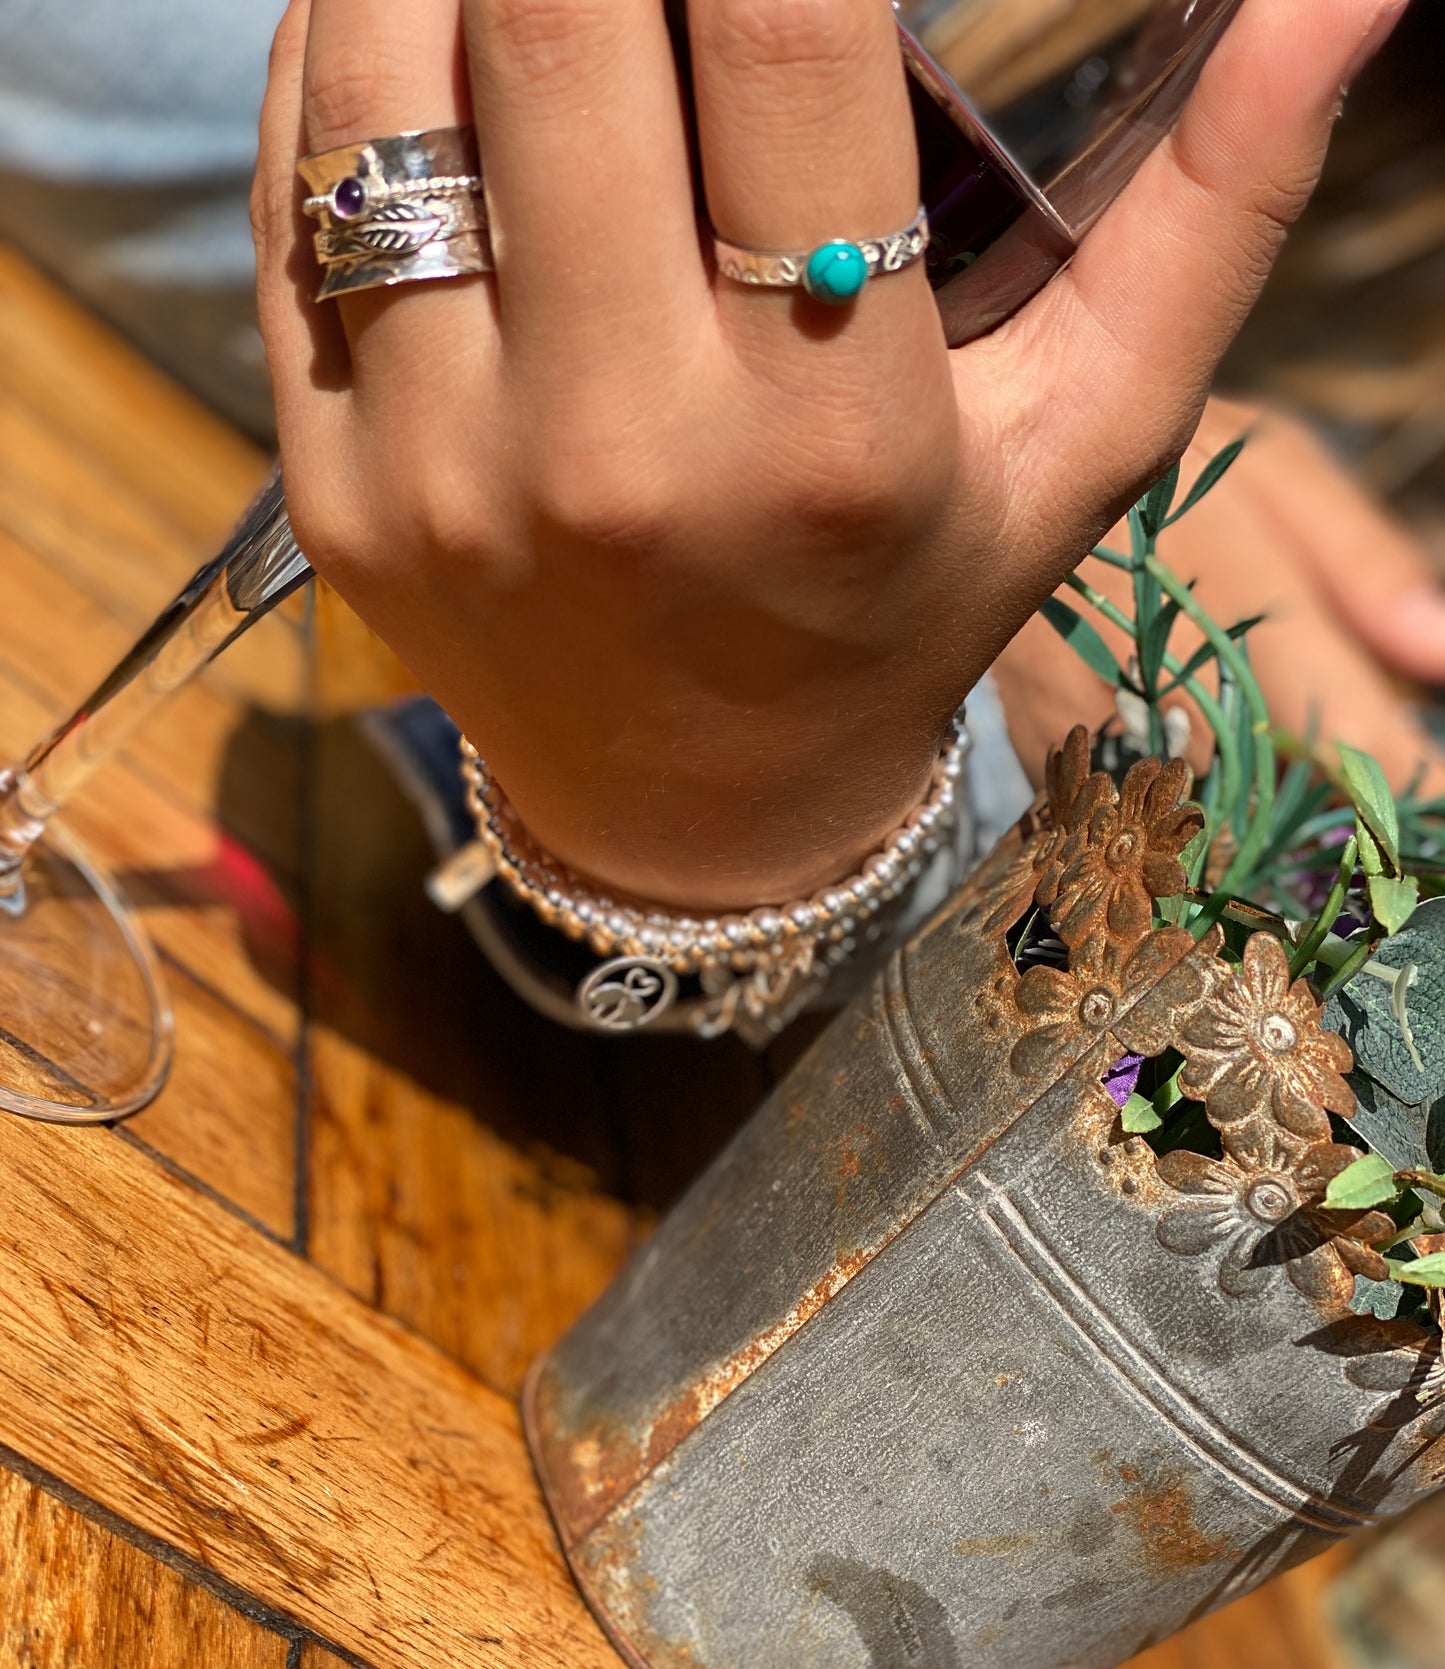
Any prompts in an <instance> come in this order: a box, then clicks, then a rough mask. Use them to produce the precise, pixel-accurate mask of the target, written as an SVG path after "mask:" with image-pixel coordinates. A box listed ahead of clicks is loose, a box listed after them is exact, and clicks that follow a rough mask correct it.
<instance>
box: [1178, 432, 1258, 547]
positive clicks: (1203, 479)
mask: <svg viewBox="0 0 1445 1669" xmlns="http://www.w3.org/2000/svg"><path fill="white" fill-rule="evenodd" d="M1248 441H1249V436H1248V435H1241V436H1240V437H1239V439H1238V440H1232V441H1230V443H1229V445H1228V446H1226V447H1225V449H1224V450H1223V451H1222V452H1216V453H1215V455H1214V456H1213V457H1212V458H1211V459H1210V460H1209V462H1208V463H1207V464H1206V465H1205V466H1204V468H1203V469H1202V470H1201V471H1200V472H1199V479H1198V480H1197V481H1196V482H1195V483H1194V485H1193V486H1192V487H1191V488H1190V489H1189V496H1188V497H1187V498H1186V499H1185V500H1184V502H1183V504H1181V505H1180V506H1179V508H1178V509H1177V510H1176V511H1175V512H1174V514H1173V515H1172V516H1170V518H1169V519H1168V521H1166V522H1165V523H1164V526H1165V527H1173V525H1174V524H1175V522H1177V521H1178V520H1179V519H1180V517H1181V516H1187V515H1188V514H1189V512H1190V511H1191V510H1192V509H1193V508H1194V506H1195V505H1196V504H1198V503H1199V501H1200V499H1202V498H1205V497H1207V496H1208V495H1209V494H1210V493H1212V492H1213V491H1214V489H1215V488H1216V487H1217V486H1218V485H1219V483H1220V482H1221V481H1222V480H1223V479H1224V476H1225V475H1226V474H1227V472H1228V471H1229V470H1230V469H1231V468H1232V467H1233V465H1234V461H1235V459H1236V458H1238V456H1239V454H1240V453H1241V452H1243V451H1244V448H1245V446H1246V444H1247V443H1248Z"/></svg>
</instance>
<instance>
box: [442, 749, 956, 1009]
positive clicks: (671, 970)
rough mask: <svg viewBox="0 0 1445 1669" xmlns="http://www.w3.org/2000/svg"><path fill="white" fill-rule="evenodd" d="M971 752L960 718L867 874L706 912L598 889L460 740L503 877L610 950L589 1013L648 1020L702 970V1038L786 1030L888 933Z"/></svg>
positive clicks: (585, 994)
mask: <svg viewBox="0 0 1445 1669" xmlns="http://www.w3.org/2000/svg"><path fill="white" fill-rule="evenodd" d="M967 752H968V738H967V736H966V734H965V733H964V730H963V728H962V726H961V725H960V724H958V723H957V722H955V723H954V724H953V725H951V726H950V727H949V732H948V736H947V739H946V741H945V744H944V747H943V750H942V752H941V753H940V755H939V758H938V762H937V764H936V765H935V766H934V768H933V779H932V784H931V786H930V790H929V794H928V798H927V799H926V800H925V801H924V802H923V804H922V805H920V806H919V807H918V808H917V809H916V810H915V811H914V812H912V813H911V814H910V815H909V817H908V818H907V819H906V820H905V822H904V823H903V824H902V825H901V826H900V827H898V828H897V829H895V830H894V831H893V833H892V834H891V835H889V837H888V839H887V840H886V841H885V842H884V843H883V846H882V848H881V849H880V850H879V851H878V852H875V853H874V854H873V856H872V857H870V858H869V859H868V860H867V862H866V863H865V864H864V865H863V867H862V869H861V870H860V871H859V872H858V873H857V874H856V875H851V876H849V878H848V879H847V880H846V881H841V882H839V883H837V884H836V885H834V886H830V887H824V888H822V889H821V890H820V891H818V892H816V893H814V895H813V896H812V897H811V898H808V899H800V900H799V901H798V902H796V903H794V904H788V905H785V906H783V907H781V908H774V907H771V906H764V907H763V908H761V909H757V910H753V911H752V912H751V913H750V914H748V915H724V916H716V917H698V916H692V915H679V914H674V913H672V912H670V911H667V910H662V909H658V908H656V907H655V906H651V905H648V904H644V903H641V902H638V901H634V902H630V903H629V902H626V901H624V900H621V899H614V898H611V897H608V896H606V895H604V894H602V893H600V892H598V891H597V890H596V889H595V887H593V885H592V884H591V883H590V882H589V881H587V880H586V879H585V878H584V877H583V876H580V875H578V874H576V873H575V872H574V871H572V870H570V869H568V868H567V866H566V865H565V864H563V863H562V862H560V861H559V860H558V859H556V858H554V857H552V856H551V855H550V854H549V853H547V852H544V851H543V850H542V849H541V848H540V847H539V846H538V845H537V844H536V842H535V841H533V840H532V838H531V836H530V835H529V834H528V833H527V831H526V830H525V828H523V827H522V825H521V824H520V823H519V822H518V820H517V817H516V814H515V812H514V811H513V810H512V808H511V806H510V805H509V804H508V802H507V799H506V796H505V795H504V794H503V793H502V791H501V790H500V788H498V786H497V784H496V783H495V782H494V781H493V780H492V778H491V777H490V776H489V775H488V773H487V767H486V763H485V761H484V760H483V759H482V757H481V755H480V754H479V753H478V752H477V750H476V749H475V748H474V747H473V746H472V744H471V743H470V742H468V741H467V740H466V738H465V737H464V738H463V739H462V743H461V753H462V776H463V778H464V780H465V783H466V789H467V805H468V807H469V809H470V810H471V813H472V816H473V817H474V818H475V820H476V825H477V834H478V837H479V839H480V840H481V842H482V844H483V846H485V847H486V849H487V851H488V852H489V853H490V855H491V858H492V862H493V863H494V864H495V866H496V871H497V874H498V875H500V876H501V877H502V879H503V880H504V881H505V882H506V883H507V885H508V886H509V887H510V888H511V890H512V892H513V893H514V894H515V895H516V896H517V897H518V898H519V899H521V900H523V901H524V902H525V903H527V904H529V905H530V906H531V908H532V909H533V910H534V911H535V912H536V914H537V915H538V916H539V917H540V918H541V919H542V921H544V922H545V923H546V924H547V925H548V926H549V927H555V928H557V929H558V930H559V931H560V932H562V933H564V934H565V935H566V936H567V937H568V938H569V939H573V940H576V941H578V942H580V943H585V944H586V945H587V946H588V947H589V948H590V949H591V951H592V952H593V954H594V955H596V956H598V957H600V958H602V959H603V960H602V961H601V963H600V965H599V966H598V967H596V968H594V969H593V970H592V971H591V972H590V973H589V974H588V975H587V977H586V978H585V979H584V980H583V981H582V983H581V984H580V985H579V986H578V987H577V993H576V1001H577V1006H578V1008H579V1009H580V1010H581V1012H582V1014H583V1015H584V1016H585V1017H586V1019H587V1020H588V1022H589V1023H590V1024H591V1025H593V1026H596V1027H597V1028H599V1029H600V1030H603V1031H616V1032H630V1031H637V1030H639V1029H641V1028H642V1027H643V1026H646V1025H648V1024H649V1023H650V1022H651V1021H653V1020H655V1019H656V1018H657V1017H658V1016H659V1015H661V1014H663V1013H665V1012H666V1011H667V1010H668V1009H669V1008H671V1007H672V1005H673V1003H674V1002H676V1001H677V997H678V992H679V988H680V985H679V982H680V981H681V980H684V979H689V978H696V980H697V981H698V984H699V986H700V987H701V991H702V994H703V997H704V998H705V1000H704V1001H703V1002H702V1003H700V1004H699V1005H698V1006H697V1007H696V1009H695V1011H694V1015H693V1029H694V1030H695V1031H697V1032H698V1033H699V1034H700V1035H702V1036H704V1037H717V1036H720V1035H721V1034H722V1033H723V1032H725V1031H728V1030H730V1029H732V1028H733V1027H734V1026H739V1025H741V1024H743V1023H746V1024H747V1025H748V1028H749V1029H750V1030H753V1031H756V1030H758V1029H759V1028H761V1029H763V1030H766V1031H768V1032H778V1031H781V1030H782V1029H783V1027H784V1026H786V1025H787V1024H788V1022H789V1021H790V1020H792V1019H793V1018H794V1016H795V1015H797V1014H798V1012H799V1011H800V1010H801V1009H802V1008H803V1007H804V1005H805V1004H806V1003H807V1002H808V1000H809V999H810V998H811V997H812V996H813V995H814V994H815V993H816V992H817V991H818V990H819V989H820V988H821V987H822V986H823V985H824V984H825V983H826V982H827V980H828V979H829V977H830V976H831V975H832V974H833V972H834V971H835V970H836V969H838V968H840V967H842V966H843V964H844V963H846V962H847V961H848V960H849V958H850V957H852V956H853V955H854V954H855V952H856V951H857V950H858V949H859V948H860V946H862V945H865V944H871V943H876V942H877V941H878V940H879V939H880V938H882V937H883V935H884V933H885V931H886V929H887V926H888V924H889V922H890V921H891V919H892V917H893V916H894V915H895V914H896V913H897V910H898V908H899V906H900V904H901V902H902V901H903V899H904V898H905V897H906V895H907V893H908V892H909V890H910V889H911V888H912V887H913V885H914V884H915V883H916V882H917V880H918V878H919V877H920V876H921V875H922V874H923V872H924V870H925V869H926V868H927V867H928V865H929V863H930V861H931V859H932V858H933V856H934V854H935V853H937V852H938V850H939V848H940V847H941V846H942V845H943V843H944V842H945V841H946V840H947V839H948V838H949V836H950V834H951V832H952V830H953V827H954V823H955V820H956V818H957V814H958V784H959V777H960V775H961V774H962V771H963V761H964V758H965V756H966V754H967Z"/></svg>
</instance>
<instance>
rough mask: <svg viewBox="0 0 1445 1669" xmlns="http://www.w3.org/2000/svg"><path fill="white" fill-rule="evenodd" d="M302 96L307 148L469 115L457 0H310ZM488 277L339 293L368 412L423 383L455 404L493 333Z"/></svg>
mask: <svg viewBox="0 0 1445 1669" xmlns="http://www.w3.org/2000/svg"><path fill="white" fill-rule="evenodd" d="M302 105H303V116H304V122H305V129H306V144H307V149H308V150H309V151H326V150H330V149H332V148H333V147H335V146H338V145H344V144H348V143H351V142H353V141H356V140H361V139H372V138H377V137H381V136H384V135H387V134H392V133H402V132H406V131H408V130H411V129H426V128H433V127H449V126H452V125H454V124H457V123H462V122H467V121H470V119H471V111H470V107H469V100H468V95H467V91H466V82H465V66H464V59H463V55H462V47H461V14H460V7H459V0H408V4H406V5H404V6H399V5H396V4H395V3H394V0H311V19H310V29H309V32H308V36H307V42H306V62H305V74H304V78H303V88H302ZM487 282H488V281H487V280H486V279H485V278H459V279H444V280H435V281H427V282H425V283H417V284H403V285H398V286H397V287H396V288H394V289H387V290H367V291H362V292H360V293H357V294H352V295H348V296H343V297H341V298H340V299H339V300H338V301H337V302H336V303H335V304H334V305H335V306H336V307H337V309H338V311H339V313H340V316H341V319H342V321H343V323H344V326H345V329H346V335H347V340H348V342H349V343H350V348H351V359H352V367H353V373H354V379H355V381H354V387H355V392H356V396H357V402H358V405H359V407H360V408H361V410H362V414H363V415H365V414H366V413H367V412H374V413H377V414H380V415H384V416H386V417H387V418H388V419H389V420H390V421H391V422H393V423H395V421H396V419H397V416H398V414H399V413H404V412H405V411H406V410H407V409H408V408H409V407H410V406H411V405H412V404H413V402H414V399H415V393H416V390H417V389H418V388H419V387H425V388H426V390H427V391H428V396H429V399H430V400H431V401H432V402H433V405H434V407H435V408H436V409H441V410H447V411H449V413H450V415H451V416H453V417H454V416H455V414H456V411H457V407H455V406H454V405H453V404H452V400H453V397H455V399H457V400H463V399H464V395H465V392H466V391H467V390H469V389H474V388H475V375H474V373H475V371H476V370H477V368H478V365H479V363H484V361H485V356H486V354H487V351H488V348H489V346H490V345H492V344H493V342H494V337H495V325H494V321H493V318H492V301H491V298H490V296H489V294H488V291H487ZM469 403H471V404H475V399H474V396H473V399H472V401H471V402H469Z"/></svg>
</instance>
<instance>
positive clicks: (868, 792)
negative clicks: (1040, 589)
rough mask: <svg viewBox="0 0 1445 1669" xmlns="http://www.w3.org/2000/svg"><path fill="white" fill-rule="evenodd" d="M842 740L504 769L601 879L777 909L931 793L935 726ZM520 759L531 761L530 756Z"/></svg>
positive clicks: (542, 833) (542, 835) (524, 818)
mask: <svg viewBox="0 0 1445 1669" xmlns="http://www.w3.org/2000/svg"><path fill="white" fill-rule="evenodd" d="M891 741H892V746H891V747H887V748H885V747H883V746H878V747H876V748H875V749H872V750H870V749H868V748H866V747H863V748H860V747H857V746H849V747H847V748H846V749H844V748H838V749H836V750H833V751H820V750H818V749H816V748H814V749H799V750H796V751H784V750H769V754H768V756H767V757H766V758H760V757H758V756H757V754H756V751H755V750H754V749H751V748H749V749H747V750H745V756H744V757H739V756H738V755H737V754H733V755H732V756H731V757H729V755H728V754H727V753H726V752H725V751H722V750H720V751H719V753H718V754H717V755H716V756H715V757H714V758H713V759H712V760H711V761H709V763H708V766H707V767H706V768H690V767H688V766H687V765H684V764H682V763H680V762H679V761H678V759H677V757H676V754H675V753H674V754H673V755H672V756H671V757H670V758H669V759H667V760H666V762H663V761H654V760H648V759H644V758H642V757H640V756H639V755H636V754H634V755H631V756H629V757H627V758H625V759H621V760H612V761H609V762H606V763H601V762H599V761H597V760H596V759H593V760H590V761H577V762H575V763H574V764H573V766H572V768H570V769H562V770H558V769H557V768H556V765H555V763H554V764H553V765H552V766H551V767H550V768H549V769H548V770H547V771H546V772H545V774H542V773H538V774H537V775H536V776H535V777H534V776H533V774H532V773H531V772H529V771H527V770H526V769H525V766H523V767H522V768H521V769H520V770H519V771H517V772H516V773H512V772H510V771H508V772H506V773H505V774H504V768H502V767H499V768H498V769H497V773H496V774H497V778H498V781H499V783H500V786H501V789H502V791H503V792H504V794H505V796H506V799H507V801H508V802H509V804H510V806H511V808H512V810H513V812H514V814H515V816H516V819H517V821H518V823H519V824H520V825H521V826H522V827H523V828H525V830H526V832H527V834H528V836H529V837H530V839H531V840H533V841H534V842H535V843H536V845H537V846H538V847H539V848H542V849H544V850H545V851H546V852H547V853H548V854H549V855H550V856H551V857H552V858H553V859H554V860H555V861H557V862H558V863H560V864H562V865H565V867H566V868H567V869H568V870H570V871H572V872H573V873H574V874H576V875H577V876H579V877H581V878H583V879H584V880H585V881H586V882H587V883H589V884H590V885H591V886H592V887H594V888H595V889H596V890H598V891H601V892H606V893H611V894H617V895H622V896H626V897H629V898H633V899H637V900H641V901H644V902H646V903H649V904H652V905H655V906H659V907H662V908H665V909H668V910H672V911H678V912H688V913H692V914H706V915H716V914H719V913H723V912H743V913H747V912H748V911H750V910H753V909H756V908H759V907H764V906H771V907H774V908H777V907H780V906H782V905H784V904H787V903H791V902H794V901H797V900H800V899H806V898H809V897H811V896H812V895H813V894H814V893H816V892H818V891H820V890H821V889H824V888H827V887H830V886H835V885H837V884H838V883H839V882H841V881H843V880H845V879H847V878H848V877H849V876H852V875H854V874H855V873H856V872H857V871H858V870H859V869H860V867H861V866H862V865H863V864H865V863H866V862H867V860H868V859H869V858H870V856H872V855H874V854H876V853H877V852H878V851H879V850H880V849H881V848H882V847H883V846H884V845H885V843H886V842H887V841H888V839H889V837H890V836H891V835H892V834H893V833H894V832H895V831H896V830H898V829H899V828H901V827H903V826H905V825H906V824H907V821H908V819H909V817H910V815H911V814H913V813H914V812H915V811H916V810H917V809H918V808H919V807H920V806H921V805H922V804H923V803H924V802H925V801H926V799H927V798H928V795H929V791H930V786H931V784H932V781H933V774H934V770H935V767H936V765H937V763H938V757H939V753H938V742H937V739H936V738H935V737H931V736H928V737H919V738H917V739H916V741H915V742H914V743H913V744H912V745H911V746H900V745H899V739H898V738H897V737H893V738H891ZM519 763H520V762H519Z"/></svg>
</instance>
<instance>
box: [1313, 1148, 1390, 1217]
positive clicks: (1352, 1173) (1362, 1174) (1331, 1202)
mask: <svg viewBox="0 0 1445 1669" xmlns="http://www.w3.org/2000/svg"><path fill="white" fill-rule="evenodd" d="M1399 1193H1400V1186H1399V1184H1398V1183H1397V1182H1396V1181H1395V1167H1394V1166H1393V1165H1392V1164H1391V1163H1390V1161H1389V1160H1388V1159H1386V1158H1384V1157H1383V1156H1382V1155H1381V1154H1378V1153H1367V1154H1365V1155H1364V1157H1363V1158H1361V1159H1356V1161H1355V1162H1354V1164H1353V1165H1349V1166H1347V1167H1346V1168H1345V1169H1344V1170H1342V1171H1341V1172H1340V1174H1339V1175H1338V1176H1336V1177H1331V1178H1330V1185H1329V1187H1328V1188H1326V1189H1325V1206H1326V1209H1328V1210H1330V1211H1368V1210H1369V1208H1370V1207H1371V1206H1372V1205H1385V1204H1387V1203H1388V1202H1389V1201H1391V1200H1393V1199H1394V1198H1395V1196H1396V1195H1397V1194H1399Z"/></svg>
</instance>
